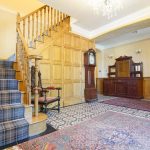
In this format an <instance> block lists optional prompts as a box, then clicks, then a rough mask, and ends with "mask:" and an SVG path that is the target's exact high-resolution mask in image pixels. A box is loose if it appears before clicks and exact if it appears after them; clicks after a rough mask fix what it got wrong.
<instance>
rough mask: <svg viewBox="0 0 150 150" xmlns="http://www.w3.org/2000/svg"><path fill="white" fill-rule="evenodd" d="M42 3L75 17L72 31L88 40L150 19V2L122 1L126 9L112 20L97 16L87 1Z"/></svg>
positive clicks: (58, 0)
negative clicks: (126, 25)
mask: <svg viewBox="0 0 150 150" xmlns="http://www.w3.org/2000/svg"><path fill="white" fill-rule="evenodd" d="M40 1H41V2H44V3H45V4H48V5H50V6H52V7H54V8H56V9H58V10H61V11H63V12H65V13H67V14H68V15H70V16H71V17H73V18H74V19H75V20H76V21H73V23H72V31H73V32H75V33H78V34H80V35H82V36H85V37H88V38H95V37H97V36H99V35H101V34H104V33H106V32H108V31H110V30H113V29H116V28H118V27H120V26H122V25H123V24H130V23H132V22H136V21H139V20H141V19H143V18H145V17H150V0H120V1H122V2H123V5H124V8H123V10H121V11H120V12H119V13H118V14H117V16H116V17H114V18H112V19H110V20H109V19H107V18H106V17H103V16H102V14H101V13H99V14H98V15H96V14H95V13H94V12H93V9H92V8H91V7H90V6H89V5H88V3H87V0H40ZM100 1H103V0H100Z"/></svg>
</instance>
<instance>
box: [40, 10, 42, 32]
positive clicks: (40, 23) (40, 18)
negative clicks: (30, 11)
mask: <svg viewBox="0 0 150 150" xmlns="http://www.w3.org/2000/svg"><path fill="white" fill-rule="evenodd" d="M40 35H42V10H41V11H40Z"/></svg>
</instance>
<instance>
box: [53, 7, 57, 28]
mask: <svg viewBox="0 0 150 150" xmlns="http://www.w3.org/2000/svg"><path fill="white" fill-rule="evenodd" d="M56 25H57V18H56V9H54V27H55V26H56Z"/></svg>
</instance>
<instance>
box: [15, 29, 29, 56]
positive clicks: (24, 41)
mask: <svg viewBox="0 0 150 150" xmlns="http://www.w3.org/2000/svg"><path fill="white" fill-rule="evenodd" d="M17 32H18V34H19V36H20V38H21V40H22V43H23V45H24V48H25V52H26V54H27V56H28V55H29V48H28V45H27V43H26V40H25V39H24V36H23V34H22V32H21V31H20V29H19V28H17Z"/></svg>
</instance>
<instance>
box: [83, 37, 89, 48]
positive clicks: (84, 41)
mask: <svg viewBox="0 0 150 150" xmlns="http://www.w3.org/2000/svg"><path fill="white" fill-rule="evenodd" d="M88 44H89V43H88V40H87V39H85V38H82V37H81V49H82V50H83V51H87V50H88V48H89V45H88Z"/></svg>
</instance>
